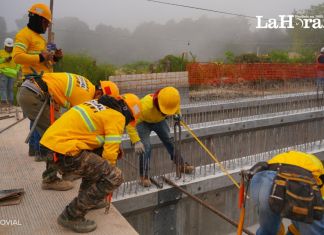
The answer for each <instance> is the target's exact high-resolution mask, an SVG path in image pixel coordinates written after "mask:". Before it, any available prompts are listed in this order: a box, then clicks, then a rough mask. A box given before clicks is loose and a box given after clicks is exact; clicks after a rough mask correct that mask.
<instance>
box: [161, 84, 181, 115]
mask: <svg viewBox="0 0 324 235" xmlns="http://www.w3.org/2000/svg"><path fill="white" fill-rule="evenodd" d="M157 100H158V104H159V108H160V111H161V112H162V113H163V114H166V115H174V114H176V112H177V111H178V110H179V109H180V94H179V91H178V90H177V89H176V88H174V87H171V86H168V87H165V88H162V89H161V90H160V91H159V93H158V95H157Z"/></svg>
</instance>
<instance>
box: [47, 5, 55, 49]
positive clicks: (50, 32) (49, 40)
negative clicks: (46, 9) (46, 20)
mask: <svg viewBox="0 0 324 235" xmlns="http://www.w3.org/2000/svg"><path fill="white" fill-rule="evenodd" d="M53 5H54V0H51V1H50V10H51V13H52V22H53ZM47 33H48V36H47V42H48V43H52V23H50V24H49V25H48V32H47Z"/></svg>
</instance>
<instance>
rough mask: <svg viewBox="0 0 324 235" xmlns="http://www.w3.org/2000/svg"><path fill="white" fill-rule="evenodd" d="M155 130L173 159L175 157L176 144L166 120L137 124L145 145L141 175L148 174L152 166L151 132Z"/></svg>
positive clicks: (141, 160)
mask: <svg viewBox="0 0 324 235" xmlns="http://www.w3.org/2000/svg"><path fill="white" fill-rule="evenodd" d="M152 131H154V132H155V133H156V134H157V135H158V137H159V138H160V140H161V141H162V143H163V145H164V146H165V147H166V149H167V151H168V153H169V155H170V158H171V160H173V158H174V145H173V141H172V138H171V135H170V128H169V126H168V124H167V122H166V120H163V121H161V122H158V123H148V122H141V123H139V124H138V125H137V132H138V135H139V137H140V138H141V141H142V143H143V145H144V148H145V152H144V154H142V155H141V156H140V166H139V168H140V175H141V176H148V172H149V166H150V158H151V151H152V146H151V141H150V134H151V132H152Z"/></svg>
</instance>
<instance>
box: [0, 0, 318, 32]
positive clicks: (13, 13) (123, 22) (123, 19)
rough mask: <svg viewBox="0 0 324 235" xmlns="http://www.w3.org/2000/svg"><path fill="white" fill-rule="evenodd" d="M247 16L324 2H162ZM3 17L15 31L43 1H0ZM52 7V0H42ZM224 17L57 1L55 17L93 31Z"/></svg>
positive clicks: (128, 2) (114, 0)
mask: <svg viewBox="0 0 324 235" xmlns="http://www.w3.org/2000/svg"><path fill="white" fill-rule="evenodd" d="M160 1H165V2H170V3H177V4H184V5H191V6H196V7H201V8H209V9H213V10H219V11H228V12H232V13H239V14H245V15H251V16H256V15H262V16H265V17H268V18H276V17H277V16H278V15H279V14H290V13H291V12H292V11H293V10H294V9H296V10H300V9H306V8H309V7H310V6H311V5H317V4H319V3H323V2H324V1H323V0H307V1H306V0H267V1H265V0H243V1H242V0H225V1H220V0H177V1H175V0H160ZM0 2H1V6H0V16H3V17H4V18H5V20H6V22H7V28H8V31H10V30H16V29H17V28H16V24H15V19H17V18H21V16H22V15H23V14H25V13H26V12H27V9H28V8H29V7H30V6H31V5H32V4H33V3H37V2H41V1H40V0H38V1H37V0H0ZM43 2H44V3H46V4H48V5H49V2H50V0H43ZM203 15H206V16H208V17H218V16H221V15H220V14H217V13H212V12H206V11H200V10H193V9H186V8H180V7H175V6H167V5H161V4H157V3H154V2H149V1H146V0H54V23H55V18H61V17H66V16H72V17H73V16H74V17H77V18H79V19H80V20H82V21H85V22H86V23H87V24H88V25H89V26H90V27H91V28H94V27H95V26H96V25H98V24H100V23H103V24H106V25H112V26H114V27H122V28H128V29H131V30H133V29H134V28H135V27H136V26H137V25H139V24H140V23H142V22H147V21H155V22H158V23H165V22H167V21H168V20H172V19H173V20H176V21H179V20H181V19H183V18H193V19H197V18H199V17H200V16H203Z"/></svg>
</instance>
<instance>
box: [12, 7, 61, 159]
mask: <svg viewBox="0 0 324 235" xmlns="http://www.w3.org/2000/svg"><path fill="white" fill-rule="evenodd" d="M28 17H29V20H28V24H27V26H26V27H24V28H23V29H21V30H20V31H19V32H18V33H17V35H16V38H15V43H14V49H13V53H12V54H13V55H12V57H13V60H14V62H15V63H17V64H20V65H21V66H22V74H23V76H25V75H28V74H32V73H33V71H32V70H31V67H32V68H33V69H34V70H35V71H36V72H37V73H40V72H44V73H47V72H53V66H52V65H53V64H54V63H55V61H59V60H60V59H61V58H62V57H63V53H62V50H55V52H54V53H53V52H52V51H48V50H47V41H46V39H45V38H44V37H43V36H42V34H44V33H45V32H46V30H47V28H48V25H49V24H50V23H51V21H52V13H51V10H50V9H49V7H48V6H47V5H45V4H43V3H36V4H34V5H32V6H31V7H30V8H29V10H28ZM30 126H32V123H31V124H30ZM39 136H40V135H39V133H37V132H36V131H35V132H34V133H33V135H32V136H31V139H30V141H29V150H28V155H29V156H36V155H37V154H39V152H41V151H42V149H41V148H40V146H39V138H40V137H39Z"/></svg>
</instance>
